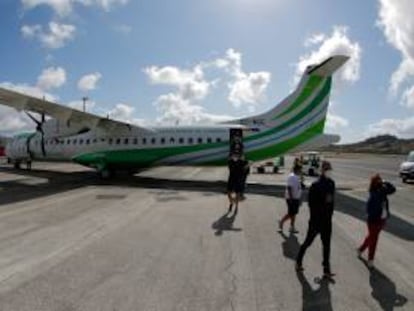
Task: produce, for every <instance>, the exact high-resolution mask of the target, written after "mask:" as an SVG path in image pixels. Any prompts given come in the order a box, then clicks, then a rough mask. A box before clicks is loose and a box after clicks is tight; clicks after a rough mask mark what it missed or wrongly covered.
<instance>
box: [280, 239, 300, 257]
mask: <svg viewBox="0 0 414 311" xmlns="http://www.w3.org/2000/svg"><path fill="white" fill-rule="evenodd" d="M279 234H280V235H281V236H282V238H283V240H284V241H283V243H282V250H283V256H285V257H286V258H289V259H292V260H293V261H296V256H297V255H298V253H299V248H300V244H299V240H298V238H297V236H296V235H295V234H294V233H292V232H290V233H289V235H288V236H287V235H286V234H284V233H283V232H279Z"/></svg>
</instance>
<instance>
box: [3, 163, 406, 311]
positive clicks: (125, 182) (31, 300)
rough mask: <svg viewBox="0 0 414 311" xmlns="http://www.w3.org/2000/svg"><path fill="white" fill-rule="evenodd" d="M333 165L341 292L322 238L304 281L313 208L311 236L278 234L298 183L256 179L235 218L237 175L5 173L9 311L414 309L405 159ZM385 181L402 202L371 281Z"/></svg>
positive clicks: (51, 169)
mask: <svg viewBox="0 0 414 311" xmlns="http://www.w3.org/2000/svg"><path fill="white" fill-rule="evenodd" d="M329 159H330V160H331V161H332V163H333V166H334V178H335V179H336V182H337V187H338V193H337V197H336V202H337V205H336V212H335V215H334V228H333V237H332V256H331V261H332V262H331V263H332V268H333V270H334V271H335V272H336V273H337V277H336V282H335V284H331V283H327V282H325V281H322V282H316V281H317V278H318V277H320V276H321V272H322V268H321V247H320V241H319V239H317V240H315V242H314V244H313V245H312V246H311V248H310V249H309V251H308V253H307V254H306V257H305V261H304V267H305V271H304V273H303V274H298V273H296V272H295V269H294V258H295V256H296V252H297V250H298V248H299V245H300V243H301V242H302V241H303V239H304V235H305V233H306V229H307V220H308V209H307V205H306V203H305V204H304V205H303V206H302V207H301V210H300V213H299V216H298V221H297V222H298V223H297V227H298V229H299V231H300V232H299V234H297V235H290V234H289V233H288V232H287V227H286V230H285V233H284V234H279V233H278V232H277V225H276V223H277V220H278V219H279V218H280V217H281V216H282V215H283V214H284V213H285V210H286V206H285V202H284V199H283V193H284V181H285V178H286V172H282V173H280V174H266V175H258V174H251V175H250V176H249V179H248V183H249V184H248V189H247V193H246V197H247V199H246V200H245V201H243V202H242V203H241V204H240V209H239V213H238V214H237V215H236V216H233V215H232V214H230V215H226V214H225V213H226V210H227V206H228V204H227V198H226V196H225V195H224V189H225V181H226V178H227V169H226V168H199V167H185V168H177V167H159V168H154V169H151V170H148V171H145V172H142V173H140V174H138V175H136V176H134V177H126V176H121V177H120V178H118V179H117V180H113V181H105V182H104V181H101V180H99V179H98V178H97V176H96V174H95V173H94V172H93V171H91V170H88V169H85V168H82V167H80V166H77V165H73V164H62V163H60V164H59V163H34V165H33V170H32V171H30V172H29V171H25V170H21V171H17V170H14V169H12V168H10V167H8V166H7V165H5V164H3V165H0V310H2V311H3V310H13V311H15V310H19V311H23V310H30V311H33V310H42V311H45V310H65V311H66V310H67V311H72V310H108V311H109V310H110V311H114V310H197V311H201V310H247V311H253V310H284V311H286V310H292V311H294V310H322V311H325V310H336V311H338V310H352V311H356V310H358V311H359V310H361V311H363V310H384V311H391V310H407V311H408V310H410V311H411V310H414V266H413V262H414V261H413V259H414V195H413V194H414V184H402V183H401V182H400V180H399V178H398V176H397V171H398V165H399V163H400V161H401V157H392V156H383V157H379V156H366V155H347V156H342V155H339V156H337V155H335V156H330V157H329ZM374 172H379V173H381V174H382V175H383V176H384V178H385V179H388V180H390V181H392V182H394V183H395V184H396V186H397V193H396V194H395V195H393V196H392V197H391V198H390V201H391V209H392V213H393V216H392V218H391V219H390V220H389V222H388V224H387V227H386V228H385V230H384V232H382V233H381V237H380V241H379V245H378V250H377V257H376V269H375V270H373V271H370V270H368V269H367V268H366V266H365V265H364V263H363V262H362V261H361V260H359V259H357V257H356V252H355V248H356V247H357V245H358V244H359V243H360V242H361V240H362V239H363V237H364V235H365V233H366V225H365V222H364V220H365V212H364V210H365V206H364V204H365V199H366V197H367V191H366V189H367V187H368V180H369V176H370V175H371V174H372V173H374ZM311 182H312V179H307V180H306V183H307V184H308V185H309V184H310V183H311Z"/></svg>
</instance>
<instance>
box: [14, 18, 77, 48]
mask: <svg viewBox="0 0 414 311" xmlns="http://www.w3.org/2000/svg"><path fill="white" fill-rule="evenodd" d="M21 31H22V34H23V37H25V38H28V39H37V40H39V41H40V42H41V43H42V44H43V46H44V47H46V48H49V49H58V48H61V47H64V46H65V44H66V43H67V42H68V41H70V40H72V39H73V38H74V36H75V31H76V27H75V26H74V25H67V24H59V23H56V22H50V23H49V29H48V30H46V29H45V30H44V29H43V27H42V26H40V25H32V26H28V25H24V26H22V28H21Z"/></svg>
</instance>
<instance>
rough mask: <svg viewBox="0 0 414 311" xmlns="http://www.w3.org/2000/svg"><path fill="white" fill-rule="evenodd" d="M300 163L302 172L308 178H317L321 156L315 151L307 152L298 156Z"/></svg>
mask: <svg viewBox="0 0 414 311" xmlns="http://www.w3.org/2000/svg"><path fill="white" fill-rule="evenodd" d="M300 159H301V162H302V172H303V173H304V174H307V175H309V176H317V175H319V174H320V172H321V170H320V168H321V165H320V164H321V156H320V153H319V152H317V151H308V152H305V153H303V154H301V156H300Z"/></svg>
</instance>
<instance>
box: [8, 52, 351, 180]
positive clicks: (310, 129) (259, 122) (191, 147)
mask: <svg viewBox="0 0 414 311" xmlns="http://www.w3.org/2000/svg"><path fill="white" fill-rule="evenodd" d="M348 59H349V57H347V56H342V55H336V56H332V57H329V58H328V59H326V60H325V61H323V62H322V63H320V64H317V65H312V66H308V67H307V68H306V70H305V72H304V74H303V76H302V79H301V81H300V83H299V85H298V87H297V89H296V90H295V91H293V92H292V93H291V94H290V95H289V96H288V97H286V98H285V99H284V100H283V101H282V102H281V103H280V104H278V105H277V106H276V107H274V108H273V109H271V110H270V111H268V112H265V113H262V114H258V115H255V116H251V117H246V118H241V119H236V120H231V121H228V122H226V123H216V124H210V125H204V126H179V125H176V126H164V127H155V126H154V127H142V126H137V125H133V124H128V123H125V122H120V121H116V120H113V119H109V118H105V117H101V116H98V115H94V114H91V113H88V112H82V111H79V110H76V109H72V108H69V107H67V106H63V105H59V104H56V103H53V102H50V101H47V100H44V99H39V98H35V97H32V96H28V95H25V94H22V93H18V92H15V91H11V90H7V89H4V88H0V103H1V104H4V105H7V106H10V107H13V108H15V109H17V110H19V111H24V112H25V113H27V115H28V116H29V117H30V118H31V119H32V120H33V122H34V123H35V124H36V131H35V132H33V133H26V134H21V135H17V136H15V137H14V138H13V139H11V140H10V142H9V143H8V144H7V146H6V155H7V157H8V159H9V161H10V162H11V163H13V164H14V166H15V167H16V168H19V167H20V166H21V164H22V163H26V164H27V165H28V167H30V163H31V162H32V161H34V160H59V161H62V160H68V161H74V162H76V163H79V164H81V165H85V166H88V167H92V168H95V169H96V170H97V171H98V172H99V173H100V174H101V176H102V177H109V176H111V175H113V174H114V173H115V172H116V171H117V170H128V171H130V172H131V173H133V172H135V171H137V170H139V169H141V168H146V167H150V166H156V165H227V159H228V156H229V154H232V153H234V152H238V153H243V154H244V156H245V158H246V159H247V160H249V161H262V160H266V159H270V158H274V157H275V156H278V155H281V154H285V153H287V152H288V151H290V150H292V149H294V148H295V150H300V149H301V146H302V145H306V146H307V147H309V145H315V147H316V146H320V145H326V144H330V143H333V142H335V141H337V140H338V139H339V137H338V136H337V135H326V134H324V133H323V130H324V126H325V121H326V115H327V110H328V105H329V95H330V91H331V85H332V75H333V73H334V72H335V71H336V70H337V69H338V68H340V67H341V66H342V65H343V64H344V63H345V62H346V61H347V60H348ZM34 113H36V114H39V116H36V115H34ZM47 116H48V117H50V119H47V118H46V117H47ZM234 141H236V143H233V142H234ZM233 149H234V150H233ZM307 150H309V149H307Z"/></svg>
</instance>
